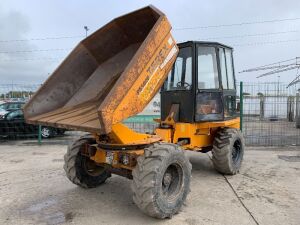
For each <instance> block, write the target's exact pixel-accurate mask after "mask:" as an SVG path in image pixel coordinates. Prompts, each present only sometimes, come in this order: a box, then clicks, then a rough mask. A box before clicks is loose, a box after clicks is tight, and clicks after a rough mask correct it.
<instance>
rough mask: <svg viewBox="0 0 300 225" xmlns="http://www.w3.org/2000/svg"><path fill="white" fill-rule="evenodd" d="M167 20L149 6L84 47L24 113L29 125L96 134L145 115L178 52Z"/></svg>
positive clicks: (115, 23) (87, 41)
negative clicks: (143, 113) (127, 119)
mask: <svg viewBox="0 0 300 225" xmlns="http://www.w3.org/2000/svg"><path fill="white" fill-rule="evenodd" d="M170 30H171V26H170V24H169V22H168V20H167V18H166V16H165V15H164V14H163V13H162V12H160V11H159V10H158V9H156V8H155V7H153V6H148V7H145V8H142V9H140V10H137V11H134V12H132V13H129V14H127V15H124V16H121V17H119V18H116V19H114V20H112V21H111V22H110V23H108V24H106V25H105V26H103V27H102V28H100V29H99V30H97V31H96V32H95V33H93V34H92V35H90V36H89V37H87V38H86V39H84V40H83V41H81V42H80V43H79V44H78V45H77V47H76V48H75V49H74V50H73V51H72V52H71V53H70V54H69V56H68V57H67V58H66V59H65V60H64V61H63V62H62V63H61V65H60V66H59V67H58V68H57V69H56V70H55V71H54V73H53V74H52V75H51V76H50V77H49V78H48V80H47V81H46V82H45V83H44V84H43V85H42V86H41V88H40V89H39V90H38V91H37V92H36V94H35V95H34V96H33V97H32V98H31V99H30V101H29V102H28V103H27V104H26V105H25V107H24V114H25V118H26V120H27V122H29V123H33V124H42V125H49V126H54V127H62V128H67V129H76V130H82V131H88V132H96V133H109V132H110V131H111V126H112V125H113V124H116V123H119V122H121V121H123V120H124V119H126V118H128V117H130V116H133V115H135V114H137V113H139V112H141V111H142V110H143V109H144V108H145V106H146V105H147V104H148V103H149V101H150V100H151V99H152V97H153V96H154V95H155V94H156V93H157V91H158V90H159V88H160V87H161V86H162V84H163V82H164V80H165V78H166V76H167V74H168V72H169V71H170V69H171V67H172V65H173V63H174V61H175V59H176V55H177V52H178V48H177V46H176V43H175V41H174V39H173V38H172V36H171V33H170Z"/></svg>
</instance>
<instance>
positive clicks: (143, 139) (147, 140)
mask: <svg viewBox="0 0 300 225" xmlns="http://www.w3.org/2000/svg"><path fill="white" fill-rule="evenodd" d="M109 136H110V138H112V139H113V140H114V141H115V142H116V144H151V143H154V142H158V141H160V140H161V138H160V137H159V136H157V135H149V134H142V133H138V132H135V131H134V130H132V129H130V128H128V127H127V126H125V125H124V124H122V123H118V124H115V125H113V126H112V132H111V133H110V134H109Z"/></svg>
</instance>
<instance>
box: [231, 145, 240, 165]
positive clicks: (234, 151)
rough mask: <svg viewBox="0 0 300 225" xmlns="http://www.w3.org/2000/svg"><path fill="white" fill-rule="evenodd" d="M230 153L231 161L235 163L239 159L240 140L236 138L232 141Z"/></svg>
mask: <svg viewBox="0 0 300 225" xmlns="http://www.w3.org/2000/svg"><path fill="white" fill-rule="evenodd" d="M231 154H232V160H233V162H234V163H235V164H236V163H238V162H239V160H240V156H241V142H240V140H236V141H235V142H234V144H233V148H232V153H231Z"/></svg>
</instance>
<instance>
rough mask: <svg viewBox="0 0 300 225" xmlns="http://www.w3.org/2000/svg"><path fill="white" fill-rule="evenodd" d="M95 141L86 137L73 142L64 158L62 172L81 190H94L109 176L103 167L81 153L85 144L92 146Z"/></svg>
mask: <svg viewBox="0 0 300 225" xmlns="http://www.w3.org/2000/svg"><path fill="white" fill-rule="evenodd" d="M94 143H95V140H94V139H93V138H92V137H91V136H89V135H87V136H83V137H80V138H79V139H78V140H76V141H74V142H73V143H72V144H71V145H70V146H69V147H68V151H67V153H66V154H65V156H64V160H65V164H64V170H65V172H66V175H67V177H68V178H69V180H70V181H72V183H74V184H76V185H78V186H80V187H83V188H94V187H97V186H99V185H100V184H103V183H104V182H105V181H106V179H107V178H108V177H110V176H111V174H110V173H109V172H107V170H106V169H105V168H104V167H101V166H97V165H96V164H95V162H94V161H92V160H91V159H90V158H89V157H87V156H85V155H83V154H82V153H81V151H82V148H83V147H84V146H85V144H94Z"/></svg>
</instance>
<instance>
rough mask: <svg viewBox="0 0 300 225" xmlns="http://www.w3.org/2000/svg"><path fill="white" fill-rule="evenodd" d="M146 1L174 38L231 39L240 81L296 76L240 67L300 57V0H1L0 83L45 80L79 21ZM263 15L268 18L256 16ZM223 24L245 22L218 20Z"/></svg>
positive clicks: (102, 20)
mask: <svg viewBox="0 0 300 225" xmlns="http://www.w3.org/2000/svg"><path fill="white" fill-rule="evenodd" d="M149 4H153V5H154V6H156V7H157V8H159V9H160V10H162V11H163V12H164V13H165V14H166V15H167V17H168V19H169V20H170V22H171V24H172V27H173V30H172V33H173V36H174V37H175V39H176V41H177V42H182V41H186V40H210V41H217V42H221V43H224V44H226V45H230V46H233V47H234V60H235V70H236V76H237V80H239V81H245V82H269V81H274V82H278V80H279V81H280V82H286V83H288V82H290V81H291V80H292V79H294V78H295V76H296V73H297V71H296V70H293V71H289V72H284V73H280V74H274V75H271V76H267V77H265V78H260V79H257V78H256V76H257V75H260V74H261V73H262V71H258V72H252V73H241V74H240V73H238V72H239V71H242V70H244V69H249V68H253V67H257V66H262V65H265V64H269V63H274V62H278V61H282V60H286V59H291V58H295V57H300V37H299V34H300V1H299V0H287V1H282V0H264V1H262V0H243V1H236V0H235V1H234V0H223V1H217V0H210V1H202V0H194V1H188V0H172V1H170V0H161V1H145V0H130V1H129V0H110V1H99V0H85V1H84V0H64V1H62V0H51V1H50V0H48V1H40V0H1V1H0V84H12V83H14V84H25V83H26V84H40V83H42V82H43V81H44V80H45V79H46V78H47V77H48V76H49V75H51V73H52V72H53V71H54V70H55V68H57V66H58V65H59V64H60V62H61V61H62V60H63V59H64V58H65V57H66V56H67V55H68V54H69V52H70V51H71V50H72V49H73V48H74V47H75V46H76V44H78V42H79V41H80V40H81V39H83V38H84V37H85V30H84V26H88V28H89V31H88V33H89V34H91V33H92V32H94V31H96V30H97V29H99V28H100V27H102V26H103V25H105V24H106V23H108V22H109V21H110V20H112V19H114V18H115V17H118V16H120V15H122V14H125V13H128V12H131V11H133V10H136V9H138V8H141V7H144V6H146V5H149ZM286 19H288V20H286ZM278 20H284V21H278ZM261 21H273V22H264V23H254V24H253V22H261ZM276 21H277V22H276ZM228 24H242V25H231V26H220V25H228ZM182 28H193V29H182ZM299 72H300V71H299Z"/></svg>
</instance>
